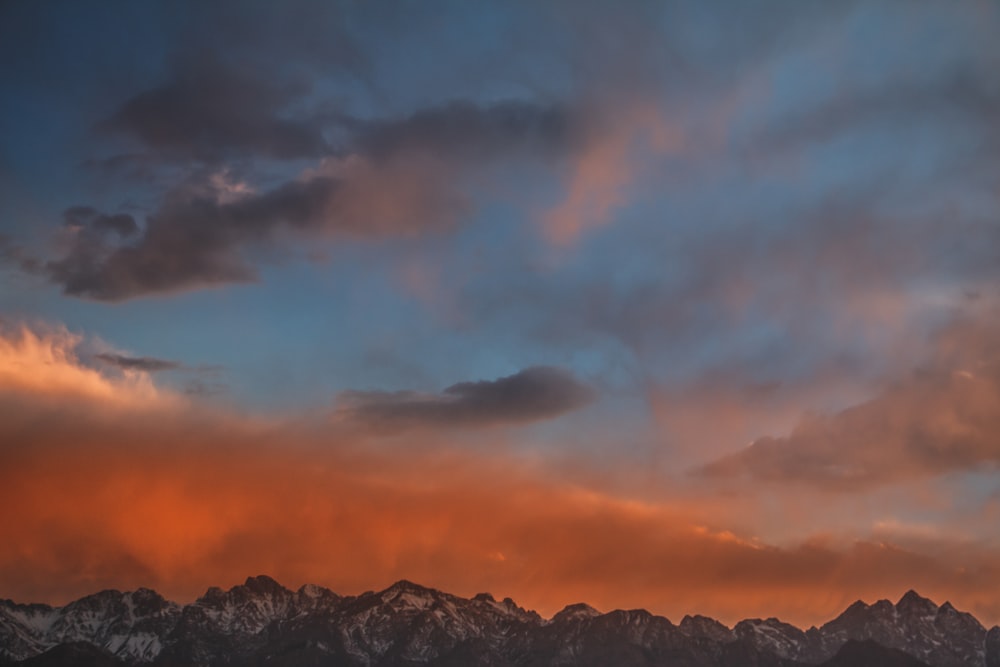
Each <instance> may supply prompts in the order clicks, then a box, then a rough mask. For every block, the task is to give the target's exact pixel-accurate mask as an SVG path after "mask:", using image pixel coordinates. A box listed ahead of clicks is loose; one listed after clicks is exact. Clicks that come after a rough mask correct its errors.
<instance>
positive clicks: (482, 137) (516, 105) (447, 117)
mask: <svg viewBox="0 0 1000 667" xmlns="http://www.w3.org/2000/svg"><path fill="white" fill-rule="evenodd" d="M579 120H580V119H578V118H575V116H574V114H572V113H571V112H570V110H569V109H567V108H565V107H562V106H559V105H541V104H536V103H531V102H527V101H523V100H508V101H503V102H496V103H493V104H489V105H484V104H476V103H473V102H470V101H465V100H457V101H453V102H451V103H449V104H445V105H443V106H440V107H432V108H427V109H420V110H418V111H416V112H415V113H413V114H411V115H409V116H407V117H406V118H403V119H401V120H364V119H355V118H345V119H343V121H342V123H343V125H344V126H345V127H346V128H348V129H349V130H350V131H351V133H352V135H353V137H352V139H351V145H352V147H353V149H354V152H356V153H360V154H363V155H366V156H369V157H371V158H373V159H376V160H384V159H387V158H390V157H392V156H395V155H398V154H400V153H406V152H423V153H429V154H432V155H435V156H438V157H442V158H452V159H456V160H461V161H469V162H470V163H475V162H476V161H478V160H481V159H485V160H493V159H496V158H498V157H510V156H518V155H524V156H535V157H540V158H550V157H553V156H560V155H563V154H565V153H566V152H567V151H569V150H570V149H571V148H574V146H575V144H576V143H577V142H578V141H579V140H580V139H581V138H580V137H579V136H577V135H576V133H577V132H578V128H576V127H575V123H578V122H579Z"/></svg>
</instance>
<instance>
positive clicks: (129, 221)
mask: <svg viewBox="0 0 1000 667" xmlns="http://www.w3.org/2000/svg"><path fill="white" fill-rule="evenodd" d="M63 220H64V221H65V223H66V225H67V226H69V227H75V228H84V227H89V228H90V229H92V230H93V231H94V232H97V233H105V232H109V233H113V234H117V235H118V236H120V237H122V238H125V237H128V236H132V235H133V234H135V233H136V232H138V231H139V225H137V224H136V222H135V218H133V217H132V216H131V215H128V214H127V213H117V214H111V215H108V214H104V213H101V212H100V211H98V210H97V209H94V208H92V207H90V206H72V207H70V208H68V209H66V211H65V212H64V213H63Z"/></svg>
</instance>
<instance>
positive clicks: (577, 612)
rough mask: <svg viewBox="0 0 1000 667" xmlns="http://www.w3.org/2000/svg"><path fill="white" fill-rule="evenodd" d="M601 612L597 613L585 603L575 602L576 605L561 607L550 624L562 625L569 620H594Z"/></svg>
mask: <svg viewBox="0 0 1000 667" xmlns="http://www.w3.org/2000/svg"><path fill="white" fill-rule="evenodd" d="M600 615H601V612H599V611H597V610H596V609H594V608H593V607H591V606H590V605H589V604H587V603H585V602H577V603H576V604H568V605H566V606H565V607H563V608H562V609H561V610H560V611H558V612H556V614H555V615H554V616H553V617H552V621H551V622H552V623H564V622H566V621H570V620H576V619H581V618H594V617H596V616H600Z"/></svg>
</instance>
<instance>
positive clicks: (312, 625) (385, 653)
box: [0, 576, 1000, 667]
mask: <svg viewBox="0 0 1000 667" xmlns="http://www.w3.org/2000/svg"><path fill="white" fill-rule="evenodd" d="M0 663H2V664H4V665H18V666H27V665H32V666H35V667H59V666H62V665H93V666H95V667H135V666H136V665H149V666H150V667H195V666H206V667H221V666H222V665H225V666H226V667H285V666H288V667H291V666H296V667H311V666H316V667H319V666H321V665H323V666H343V667H362V666H364V667H397V666H399V667H418V666H419V667H450V666H459V665H462V666H470V665H473V666H481V667H542V666H546V667H548V666H566V667H570V666H573V667H590V666H595V667H596V666H598V665H602V666H604V665H614V666H616V667H653V666H657V667H662V666H668V665H670V666H673V665H676V666H680V667H797V666H798V667H801V666H802V665H829V666H831V667H832V666H840V665H854V666H855V667H863V666H865V665H886V666H892V665H906V666H910V665H913V666H916V665H930V666H931V667H952V666H956V665H976V666H979V667H982V666H986V667H1000V628H994V629H993V630H991V631H990V632H989V633H987V631H986V630H985V628H983V626H982V625H981V624H980V623H979V622H978V621H977V620H976V619H975V618H974V617H973V616H971V615H970V614H966V613H963V612H959V611H957V610H956V609H955V608H954V607H952V606H951V605H950V604H948V603H945V604H943V605H941V606H940V607H939V606H937V605H935V604H934V603H933V602H931V601H930V600H927V599H926V598H922V597H920V596H919V595H917V594H916V593H914V592H913V591H910V592H909V593H907V594H906V595H904V596H903V598H902V599H901V600H900V601H899V602H898V603H897V604H895V605H893V604H892V603H891V602H888V601H886V600H881V601H879V602H876V603H875V604H872V605H868V604H865V603H863V602H856V603H854V604H852V605H851V606H850V607H848V608H847V609H846V610H845V611H844V612H843V613H842V614H841V615H840V616H838V617H837V618H835V619H833V620H832V621H830V622H829V623H827V624H825V625H823V626H822V627H820V628H809V629H808V630H805V631H803V630H801V629H799V628H796V627H795V626H793V625H789V624H787V623H783V622H781V621H779V620H778V619H776V618H769V619H766V620H761V619H748V620H745V621H741V622H740V623H738V624H737V625H736V626H735V627H734V628H732V629H730V628H728V627H726V626H725V625H723V624H722V623H719V622H718V621H716V620H714V619H711V618H708V617H704V616H685V617H684V619H683V620H682V621H681V623H680V625H674V624H673V623H671V622H670V621H669V620H667V619H666V618H663V617H662V616H656V615H654V614H650V613H649V612H647V611H644V610H641V609H640V610H630V611H624V610H616V611H612V612H609V613H601V612H599V611H598V610H596V609H594V608H593V607H590V606H589V605H586V604H583V603H580V604H573V605H569V606H567V607H566V608H564V609H563V610H562V611H560V612H559V613H557V614H555V615H554V616H553V617H552V618H551V619H548V620H546V619H543V618H542V617H540V616H539V615H538V614H536V613H535V612H533V611H528V610H525V609H523V608H521V607H519V606H518V605H517V604H516V603H515V602H514V601H513V600H511V599H510V598H505V599H504V600H502V601H500V602H498V601H497V600H496V599H495V598H494V597H493V596H492V595H490V594H488V593H481V594H479V595H476V596H475V597H473V598H471V599H466V598H461V597H458V596H454V595H450V594H448V593H443V592H441V591H438V590H434V589H431V588H426V587H424V586H420V585H418V584H414V583H412V582H409V581H399V582H397V583H395V584H393V585H392V586H390V587H389V588H387V589H385V590H384V591H381V592H367V593H363V594H361V595H357V596H340V595H337V594H335V593H333V592H332V591H329V590H327V589H325V588H322V587H319V586H311V585H307V586H303V587H302V588H300V589H299V590H298V591H291V590H288V589H286V588H284V587H283V586H281V585H280V584H279V583H278V582H276V581H274V580H273V579H271V578H270V577H265V576H260V577H251V578H249V579H247V580H246V582H245V583H244V584H242V585H240V586H234V587H233V588H231V589H229V590H228V591H223V590H222V589H219V588H210V589H209V590H208V591H207V592H206V593H205V595H203V596H202V597H200V598H198V599H197V600H196V601H194V602H192V603H191V604H188V605H184V606H181V605H177V604H175V603H173V602H169V601H167V600H165V599H163V598H162V597H161V596H160V595H159V594H158V593H156V592H154V591H151V590H148V589H139V590H137V591H134V592H127V593H122V592H119V591H103V592H100V593H97V594H95V595H90V596H87V597H85V598H81V599H80V600H77V601H75V602H72V603H70V604H68V605H66V606H64V607H50V606H48V605H37V604H35V605H21V604H15V603H13V602H10V601H7V600H4V601H0Z"/></svg>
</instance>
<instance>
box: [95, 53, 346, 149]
mask: <svg viewBox="0 0 1000 667" xmlns="http://www.w3.org/2000/svg"><path fill="white" fill-rule="evenodd" d="M307 92H308V86H305V85H304V84H301V83H297V82H295V81H294V80H292V81H290V82H271V81H268V80H265V79H263V78H261V77H254V76H249V75H248V74H247V73H246V70H237V69H235V68H232V67H228V66H225V65H222V64H220V63H218V62H216V61H214V60H213V59H212V58H211V57H209V58H206V59H204V60H202V61H199V62H197V63H196V62H193V61H186V62H185V63H184V64H183V65H181V66H180V67H179V68H178V71H176V72H175V74H174V77H173V78H172V79H171V80H170V81H168V82H167V83H165V84H163V85H161V86H158V87H156V88H151V89H149V90H146V91H144V92H142V93H139V94H138V95H135V96H134V97H132V98H130V99H129V100H127V101H126V102H125V103H124V104H122V106H121V107H120V108H119V109H118V110H117V111H116V112H115V113H114V114H113V115H112V116H111V117H110V118H109V119H107V120H106V121H104V122H103V123H102V124H101V125H100V128H101V129H104V130H109V131H115V132H122V133H126V134H129V135H132V136H134V137H135V138H137V139H139V140H140V141H141V142H142V143H143V144H144V145H145V146H147V147H148V148H150V149H152V150H154V151H156V152H157V153H159V154H161V155H163V156H166V157H168V158H181V159H200V160H206V161H216V160H220V159H222V158H224V157H227V156H243V155H254V156H258V157H267V158H277V159H290V158H302V157H306V158H309V157H319V156H321V155H324V154H326V153H327V152H328V151H329V148H328V146H327V144H326V140H325V138H324V137H323V132H322V122H321V120H319V119H317V118H308V117H307V118H292V117H289V116H288V115H286V114H285V112H284V110H285V109H286V107H288V106H289V105H290V104H292V103H293V102H294V101H296V100H297V99H299V98H301V97H302V96H303V95H304V94H305V93H307Z"/></svg>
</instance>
